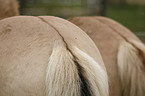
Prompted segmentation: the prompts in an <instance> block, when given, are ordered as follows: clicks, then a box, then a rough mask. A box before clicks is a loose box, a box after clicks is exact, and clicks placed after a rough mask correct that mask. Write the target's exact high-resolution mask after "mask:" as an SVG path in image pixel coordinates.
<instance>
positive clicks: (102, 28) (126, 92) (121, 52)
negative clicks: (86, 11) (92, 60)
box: [69, 16, 145, 96]
mask: <svg viewBox="0 0 145 96" xmlns="http://www.w3.org/2000/svg"><path fill="white" fill-rule="evenodd" d="M69 21H71V22H73V23H74V24H76V25H77V26H79V27H80V28H81V29H82V30H83V31H85V32H86V33H87V34H88V35H89V36H90V37H91V39H92V40H93V41H94V42H95V44H96V45H97V47H98V49H99V51H100V53H101V55H102V58H103V60H104V64H105V66H106V69H107V72H108V75H109V80H110V81H109V82H110V91H109V92H110V96H144V95H145V46H144V44H143V43H142V42H141V41H140V40H139V39H138V38H137V37H136V36H135V35H134V34H133V33H132V32H131V31H130V30H128V29H127V28H125V27H124V26H122V25H121V24H119V23H117V22H116V21H114V20H111V19H109V18H106V17H99V16H98V17H97V16H96V17H95V16H94V17H75V18H71V19H69ZM94 54H95V53H94Z"/></svg>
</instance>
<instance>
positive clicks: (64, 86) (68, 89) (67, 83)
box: [46, 46, 80, 96]
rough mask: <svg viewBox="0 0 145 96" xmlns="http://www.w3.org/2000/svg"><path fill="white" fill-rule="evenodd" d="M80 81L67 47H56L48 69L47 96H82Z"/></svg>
mask: <svg viewBox="0 0 145 96" xmlns="http://www.w3.org/2000/svg"><path fill="white" fill-rule="evenodd" d="M79 81H80V79H79V75H78V70H77V67H76V66H75V63H74V62H73V57H72V55H71V54H70V53H69V52H68V51H67V49H66V48H65V47H63V46H55V47H54V48H53V51H52V54H51V56H50V59H49V63H48V68H47V75H46V84H47V86H46V88H47V96H80V84H79Z"/></svg>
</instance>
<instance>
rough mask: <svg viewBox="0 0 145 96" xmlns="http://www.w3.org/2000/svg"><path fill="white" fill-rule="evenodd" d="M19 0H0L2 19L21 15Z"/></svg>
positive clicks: (0, 17)
mask: <svg viewBox="0 0 145 96" xmlns="http://www.w3.org/2000/svg"><path fill="white" fill-rule="evenodd" d="M18 9H19V4H18V2H17V0H0V19H3V18H6V17H11V16H17V15H19V10H18Z"/></svg>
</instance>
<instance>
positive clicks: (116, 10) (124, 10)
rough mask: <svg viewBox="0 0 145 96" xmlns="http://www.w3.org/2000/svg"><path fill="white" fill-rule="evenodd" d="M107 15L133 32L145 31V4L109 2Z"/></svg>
mask: <svg viewBox="0 0 145 96" xmlns="http://www.w3.org/2000/svg"><path fill="white" fill-rule="evenodd" d="M107 8H108V9H107V17H110V18H112V19H114V20H116V21H118V22H120V23H121V24H123V25H124V26H126V27H127V28H129V29H130V30H131V31H132V32H145V6H137V5H124V6H123V5H119V4H109V5H108V6H107Z"/></svg>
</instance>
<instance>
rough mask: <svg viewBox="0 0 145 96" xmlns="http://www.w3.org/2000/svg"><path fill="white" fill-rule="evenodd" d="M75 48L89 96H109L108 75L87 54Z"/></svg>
mask: <svg viewBox="0 0 145 96" xmlns="http://www.w3.org/2000/svg"><path fill="white" fill-rule="evenodd" d="M74 49H75V55H76V59H77V62H78V63H79V65H80V67H81V69H82V70H81V73H82V75H83V76H84V77H85V78H86V80H87V83H88V87H89V88H90V89H89V90H90V92H91V96H109V86H108V85H109V84H108V76H107V73H106V71H104V70H103V69H102V68H101V66H100V65H99V64H98V63H97V62H96V61H95V60H94V59H93V58H92V57H90V56H89V55H87V54H86V53H84V52H83V51H81V50H80V49H78V48H77V47H75V48H74Z"/></svg>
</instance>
